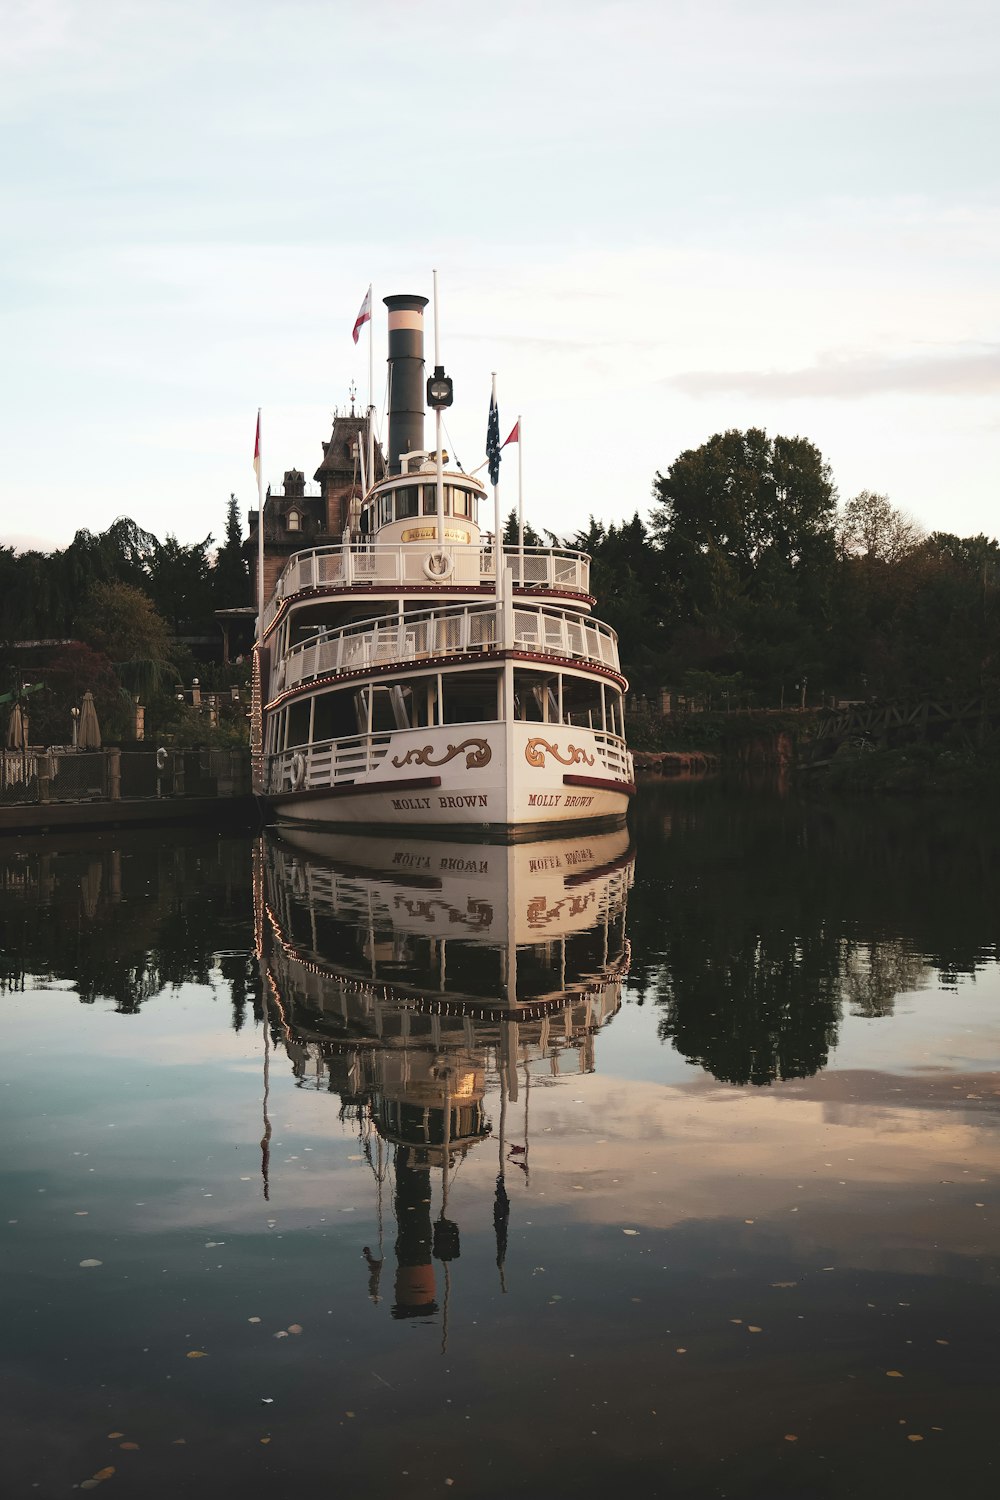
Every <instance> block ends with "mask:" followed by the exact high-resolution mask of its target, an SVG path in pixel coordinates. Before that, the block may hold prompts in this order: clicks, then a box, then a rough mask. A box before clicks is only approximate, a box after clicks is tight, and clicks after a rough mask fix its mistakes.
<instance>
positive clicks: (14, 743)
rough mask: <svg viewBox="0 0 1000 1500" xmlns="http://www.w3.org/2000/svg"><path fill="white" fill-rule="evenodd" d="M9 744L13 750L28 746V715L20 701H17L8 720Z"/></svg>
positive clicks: (23, 748) (24, 748)
mask: <svg viewBox="0 0 1000 1500" xmlns="http://www.w3.org/2000/svg"><path fill="white" fill-rule="evenodd" d="M7 744H8V745H9V746H10V748H11V749H12V750H27V748H28V715H27V714H26V713H25V711H24V709H23V708H22V707H21V705H20V703H15V704H14V707H13V708H12V709H11V711H10V718H9V719H8V720H7Z"/></svg>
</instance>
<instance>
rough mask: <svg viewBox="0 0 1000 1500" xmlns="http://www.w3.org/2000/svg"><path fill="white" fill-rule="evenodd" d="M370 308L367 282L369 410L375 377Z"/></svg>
mask: <svg viewBox="0 0 1000 1500" xmlns="http://www.w3.org/2000/svg"><path fill="white" fill-rule="evenodd" d="M371 306H372V284H371V282H370V281H369V283H368V406H369V409H370V408H371V404H372V392H373V391H374V389H375V375H374V368H375V366H374V358H375V356H374V354H373V352H372V326H373V324H374V321H375V320H374V318H373V317H372V315H371Z"/></svg>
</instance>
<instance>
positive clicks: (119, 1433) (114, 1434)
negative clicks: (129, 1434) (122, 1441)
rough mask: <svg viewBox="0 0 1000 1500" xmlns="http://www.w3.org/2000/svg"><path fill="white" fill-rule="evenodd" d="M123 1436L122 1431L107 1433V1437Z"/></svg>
mask: <svg viewBox="0 0 1000 1500" xmlns="http://www.w3.org/2000/svg"><path fill="white" fill-rule="evenodd" d="M124 1436H125V1434H124V1432H109V1433H108V1437H109V1438H120V1437H124Z"/></svg>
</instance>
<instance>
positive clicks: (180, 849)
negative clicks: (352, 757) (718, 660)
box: [0, 785, 1000, 1500]
mask: <svg viewBox="0 0 1000 1500" xmlns="http://www.w3.org/2000/svg"><path fill="white" fill-rule="evenodd" d="M997 831H998V830H997V820H996V817H995V816H994V815H992V814H990V815H983V814H982V813H979V812H976V811H973V810H966V811H963V810H961V809H955V808H950V809H949V808H931V807H928V806H923V805H922V806H913V807H910V806H903V807H880V806H878V805H877V804H873V805H871V806H868V805H865V806H863V807H861V808H859V809H858V808H854V809H852V808H851V807H850V806H848V807H839V806H838V807H826V806H803V805H801V804H799V803H797V802H796V801H794V800H792V799H784V800H782V799H779V798H777V797H775V796H772V795H769V794H763V793H760V794H757V795H754V796H746V795H744V796H742V797H737V796H734V795H731V794H727V793H726V792H725V791H723V790H722V789H720V788H718V787H713V786H711V785H705V786H701V787H690V786H686V787H685V786H665V787H662V788H657V789H655V790H653V791H650V792H649V793H647V794H646V795H645V796H644V797H643V798H642V799H641V800H640V803H639V806H638V809H637V816H636V819H635V828H634V831H633V832H634V845H633V847H632V848H630V847H629V842H628V839H627V838H625V839H618V838H615V837H614V836H604V837H603V838H597V839H590V840H587V839H583V840H576V841H565V842H563V843H559V844H557V845H549V846H545V847H543V848H541V849H538V848H536V849H533V850H519V851H513V852H512V851H507V850H496V849H493V850H490V849H475V848H469V847H465V848H463V847H461V846H446V847H441V846H437V847H436V846H433V845H418V844H415V843H409V844H399V845H393V844H392V843H391V841H385V840H379V841H369V840H365V839H363V838H358V839H354V840H336V839H329V838H328V839H325V840H324V839H318V840H312V841H310V840H303V841H301V842H300V843H299V844H298V845H296V846H292V845H288V844H282V843H280V842H278V841H275V840H268V841H266V842H265V843H263V844H255V843H254V842H252V841H250V840H241V839H230V838H223V839H218V838H214V837H210V836H201V835H199V834H197V833H192V832H185V833H178V834H177V835H176V836H175V837H173V838H170V837H167V836H164V835H163V834H162V833H141V834H138V833H129V834H105V835H93V836H90V837H88V838H86V839H83V838H81V837H80V836H67V837H65V838H58V837H56V838H51V839H48V840H45V841H42V840H37V841H27V840H16V841H14V840H9V841H4V842H3V843H2V844H0V923H2V928H0V931H2V936H0V1005H2V1008H3V1016H4V1028H3V1036H4V1047H3V1055H2V1064H0V1072H2V1092H0V1099H2V1102H3V1107H4V1120H3V1134H4V1142H5V1146H6V1149H5V1151H4V1153H3V1158H2V1160H3V1167H2V1192H3V1203H2V1215H0V1232H2V1235H3V1247H4V1258H3V1259H4V1267H5V1275H4V1278H3V1282H2V1286H0V1297H2V1299H3V1310H2V1327H3V1331H4V1339H3V1351H4V1352H3V1374H4V1389H3V1419H4V1420H3V1428H4V1431H5V1441H4V1446H3V1471H4V1485H3V1492H4V1494H5V1495H7V1494H9V1495H11V1496H14V1495H17V1496H20V1495H43V1496H49V1495H51V1496H62V1495H66V1494H67V1493H69V1492H70V1491H71V1490H72V1489H73V1488H74V1487H79V1486H81V1485H84V1484H86V1486H87V1488H96V1487H101V1488H102V1489H103V1488H104V1486H105V1485H106V1486H109V1487H110V1488H111V1490H112V1491H114V1492H116V1493H120V1494H122V1495H125V1494H129V1495H136V1496H152V1497H159V1496H161V1495H162V1496H167V1495H176V1494H184V1495H187V1496H191V1497H194V1500H200V1497H202V1496H209V1495H215V1494H216V1493H217V1492H221V1491H222V1490H225V1491H226V1492H232V1493H235V1494H244V1495H249V1496H255V1495H258V1494H259V1495H267V1496H275V1497H283V1496H300V1495H302V1494H310V1493H323V1494H325V1493H327V1492H329V1493H336V1494H344V1493H357V1494H363V1495H366V1496H373V1497H381V1496H390V1495H391V1496H397V1495H398V1496H412V1497H424V1496H431V1495H444V1494H448V1493H455V1494H458V1493H464V1494H465V1495H469V1496H477V1497H479V1496H505V1497H506V1496H510V1495H512V1494H522V1495H527V1496H535V1495H537V1496H546V1497H549V1496H553V1497H558V1496H573V1497H580V1496H602V1497H603V1496H606V1495H608V1494H609V1493H614V1494H617V1493H625V1492H629V1493H631V1494H633V1495H638V1496H646V1495H664V1496H688V1495H690V1496H702V1495H705V1496H709V1495H711V1496H715V1495H721V1496H761V1497H770V1496H794V1497H813V1496H841V1495H855V1496H857V1495H863V1496H868V1495H871V1496H875V1495H878V1496H879V1497H882V1496H884V1495H885V1494H886V1493H887V1492H894V1491H895V1490H896V1489H897V1488H898V1489H900V1490H902V1492H903V1493H904V1494H907V1495H908V1496H914V1495H916V1496H922V1495H935V1496H939V1495H941V1494H945V1493H948V1494H950V1493H955V1492H957V1493H962V1492H964V1491H966V1490H968V1489H969V1488H970V1487H972V1486H975V1487H976V1490H977V1491H978V1490H979V1489H980V1488H981V1489H982V1490H984V1491H987V1490H988V1488H989V1486H990V1484H991V1483H995V1482H996V1477H995V1470H996V1468H997V1463H996V1459H995V1446H996V1440H995V1427H996V1413H997V1396H998V1388H997V1369H998V1360H997V1347H998V1333H1000V1317H998V1314H1000V1239H998V1233H997V1226H998V1205H1000V1193H998V1186H997V1183H998V1166H1000V1139H998V1134H997V1120H998V1114H1000V984H998V978H1000V975H998V966H997V958H998V953H997V939H998V911H1000V901H998V898H1000V889H998V887H1000V856H998V852H997V849H998V845H997ZM265 1017H266V1021H265ZM110 1469H113V1471H114V1472H113V1473H109V1474H107V1477H106V1478H104V1479H103V1480H100V1481H99V1482H98V1481H96V1480H95V1476H99V1475H101V1474H102V1473H104V1472H105V1471H107V1470H110Z"/></svg>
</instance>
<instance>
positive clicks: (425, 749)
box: [392, 739, 493, 771]
mask: <svg viewBox="0 0 1000 1500" xmlns="http://www.w3.org/2000/svg"><path fill="white" fill-rule="evenodd" d="M463 750H464V751H465V766H466V770H468V771H480V770H482V768H483V766H488V765H489V763H490V761H491V760H492V759H493V751H492V750H491V749H490V747H489V744H488V742H487V741H486V740H478V739H472V740H463V741H462V743H461V744H460V745H449V746H448V748H447V750H446V751H445V753H444V755H442V756H441V757H440V759H438V760H435V759H434V758H433V757H434V746H433V745H423V746H422V747H420V748H419V749H416V748H415V749H413V750H407V752H406V754H405V755H394V756H393V757H392V763H393V765H394V766H395V767H396V769H397V771H399V770H402V768H403V766H410V765H413V766H445V765H447V764H448V762H449V761H450V760H454V759H455V756H456V755H461V753H462V751H463Z"/></svg>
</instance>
